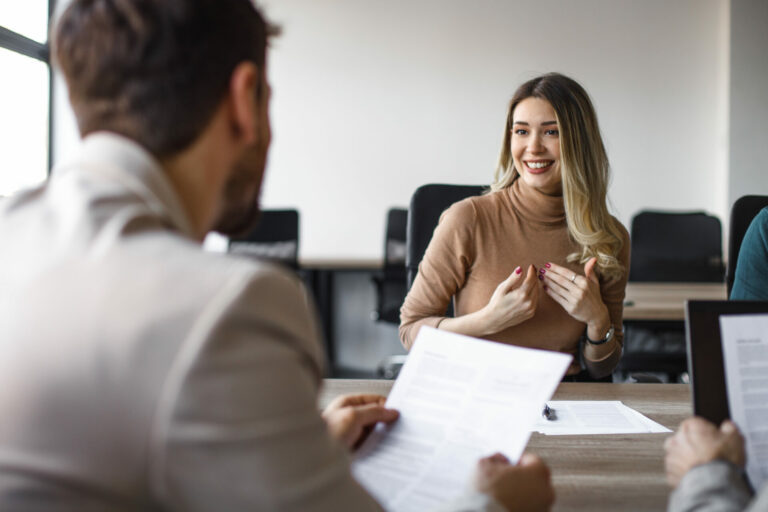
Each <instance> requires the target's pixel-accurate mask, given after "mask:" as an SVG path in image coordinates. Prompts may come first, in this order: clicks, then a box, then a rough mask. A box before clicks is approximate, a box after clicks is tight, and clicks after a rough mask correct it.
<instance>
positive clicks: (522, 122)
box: [512, 121, 557, 126]
mask: <svg viewBox="0 0 768 512" xmlns="http://www.w3.org/2000/svg"><path fill="white" fill-rule="evenodd" d="M512 124H523V125H525V126H529V123H528V121H515V122H514V123H512ZM553 124H557V121H544V122H543V123H541V124H540V125H539V126H550V125H553Z"/></svg>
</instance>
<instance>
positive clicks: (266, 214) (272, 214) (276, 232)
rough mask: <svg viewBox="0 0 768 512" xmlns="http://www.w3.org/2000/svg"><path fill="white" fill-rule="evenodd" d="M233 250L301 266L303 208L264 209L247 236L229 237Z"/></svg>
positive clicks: (290, 265)
mask: <svg viewBox="0 0 768 512" xmlns="http://www.w3.org/2000/svg"><path fill="white" fill-rule="evenodd" d="M229 252H232V253H237V254H245V255H248V256H253V257H255V258H259V259H266V260H271V261H276V262H280V263H283V264H285V265H288V266H289V267H291V268H294V269H297V268H298V266H299V212H298V211H296V210H264V211H262V212H261V220H260V221H259V224H258V225H257V226H256V227H255V228H254V229H253V231H251V232H250V233H248V234H247V235H245V236H242V237H238V238H231V239H230V240H229Z"/></svg>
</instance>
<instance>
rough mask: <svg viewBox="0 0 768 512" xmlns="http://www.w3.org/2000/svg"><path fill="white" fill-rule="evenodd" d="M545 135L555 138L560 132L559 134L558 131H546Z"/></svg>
mask: <svg viewBox="0 0 768 512" xmlns="http://www.w3.org/2000/svg"><path fill="white" fill-rule="evenodd" d="M545 133H546V134H547V135H554V136H555V137H557V136H558V135H560V132H559V131H558V130H547V131H546V132H545Z"/></svg>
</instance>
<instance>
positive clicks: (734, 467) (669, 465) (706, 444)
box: [664, 418, 752, 512]
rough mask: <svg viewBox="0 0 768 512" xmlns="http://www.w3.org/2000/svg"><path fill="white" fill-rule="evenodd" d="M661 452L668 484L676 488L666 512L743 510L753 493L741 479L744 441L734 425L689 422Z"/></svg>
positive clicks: (742, 474)
mask: <svg viewBox="0 0 768 512" xmlns="http://www.w3.org/2000/svg"><path fill="white" fill-rule="evenodd" d="M664 448H665V450H666V452H667V456H666V459H665V467H666V471H667V481H668V482H669V484H670V486H672V487H673V488H676V489H675V490H674V492H673V493H672V495H671V496H670V500H669V509H668V510H669V512H684V511H694V510H695V511H699V512H705V511H715V510H716V511H721V512H725V511H743V510H746V507H747V505H748V504H749V501H750V499H751V498H752V493H751V491H750V489H749V487H748V485H747V482H746V480H745V477H744V463H745V455H744V438H743V437H742V436H741V434H740V433H739V431H738V429H737V428H736V425H734V424H733V423H731V422H730V421H726V422H723V424H722V425H721V426H720V428H719V429H718V428H717V427H715V425H713V424H712V423H710V422H708V421H706V420H704V419H702V418H689V419H687V420H685V421H684V422H683V423H682V424H681V425H680V429H679V430H678V431H677V433H675V435H674V436H672V437H670V438H668V439H667V441H666V442H665V443H664Z"/></svg>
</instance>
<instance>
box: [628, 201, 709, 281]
mask: <svg viewBox="0 0 768 512" xmlns="http://www.w3.org/2000/svg"><path fill="white" fill-rule="evenodd" d="M630 238H631V240H632V257H631V262H630V270H629V280H630V281H640V282H660V281H661V282H676V283H683V282H699V283H701V282H712V283H722V282H723V274H724V269H723V249H722V243H723V238H722V228H721V226H720V220H719V219H718V218H717V217H713V216H711V215H707V214H706V213H704V212H659V211H648V210H645V211H642V212H640V213H638V214H637V215H635V216H634V218H633V219H632V228H631V233H630Z"/></svg>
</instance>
